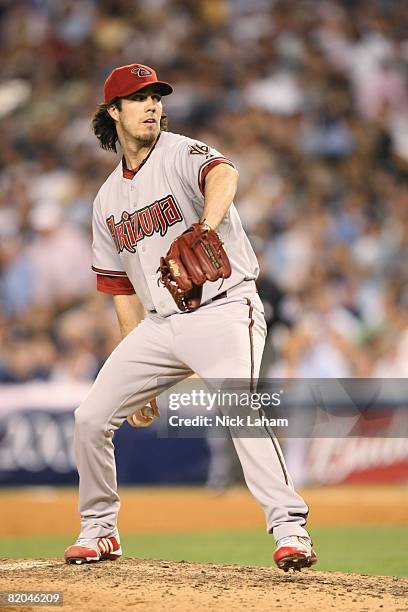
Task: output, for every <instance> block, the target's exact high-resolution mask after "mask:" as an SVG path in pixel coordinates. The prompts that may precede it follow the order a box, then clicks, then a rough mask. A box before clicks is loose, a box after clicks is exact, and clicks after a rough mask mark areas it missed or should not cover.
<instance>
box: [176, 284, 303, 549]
mask: <svg viewBox="0 0 408 612" xmlns="http://www.w3.org/2000/svg"><path fill="white" fill-rule="evenodd" d="M200 310H201V309H200ZM196 314H197V322H196V325H195V326H191V329H188V333H187V334H186V335H187V337H188V345H187V346H184V348H183V351H182V352H181V353H180V355H181V356H182V358H183V360H185V361H186V363H188V365H189V366H190V367H191V368H192V369H194V371H195V372H197V374H198V375H199V376H201V377H202V378H203V379H207V380H210V379H220V378H222V379H234V378H235V379H245V380H247V381H248V387H250V386H251V384H252V382H253V381H254V380H255V379H256V378H257V376H258V375H259V368H260V363H261V358H262V352H263V348H264V343H265V335H266V326H265V321H264V317H263V314H262V304H261V302H260V299H259V297H258V296H257V295H256V296H251V297H250V298H248V299H247V300H241V301H237V302H230V303H229V304H223V305H221V304H220V305H218V304H217V303H214V305H211V306H210V307H208V308H207V311H206V312H203V313H202V317H201V318H202V322H201V323H200V322H199V321H198V317H199V315H200V312H199V311H198V312H197V313H196ZM194 316H195V315H194ZM190 321H192V317H191V316H189V317H187V320H186V326H189V324H190ZM203 327H204V328H205V343H204V344H203V342H204V337H203V342H201V336H200V335H201V334H202V333H203ZM197 336H198V337H197ZM197 346H205V353H201V354H200V353H197V351H196V350H194V347H197ZM220 409H222V408H221V407H220ZM260 429H262V428H260ZM230 430H231V435H232V439H233V442H234V446H235V449H236V451H237V454H238V457H239V460H240V462H241V466H242V469H243V472H244V477H245V481H246V483H247V485H248V488H249V490H250V491H251V493H252V494H253V496H254V497H255V499H256V500H257V501H258V502H259V504H260V505H261V506H262V508H263V510H264V512H265V518H266V525H267V529H268V531H269V532H270V533H273V535H274V537H275V539H276V540H279V539H281V538H282V537H284V536H287V535H298V536H308V533H307V531H306V530H305V529H304V525H305V523H306V519H307V515H308V507H307V505H306V503H305V502H304V500H303V499H302V497H301V496H300V495H298V494H297V493H296V492H295V491H294V489H293V484H292V481H291V479H290V476H289V475H288V472H287V469H286V466H285V462H284V459H283V455H282V452H281V449H280V447H279V443H278V441H277V439H276V438H275V437H274V436H273V434H272V432H268V431H267V430H263V429H262V431H260V432H259V437H256V438H255V437H244V436H243V432H242V428H240V429H239V430H238V431H237V430H235V428H233V427H231V428H230ZM253 434H254V428H252V427H251V436H253Z"/></svg>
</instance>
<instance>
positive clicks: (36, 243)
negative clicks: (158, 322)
mask: <svg viewBox="0 0 408 612" xmlns="http://www.w3.org/2000/svg"><path fill="white" fill-rule="evenodd" d="M407 26H408V3H406V2H401V1H399V0H360V1H359V0H333V1H330V0H328V1H324V2H323V1H322V2H320V1H318V0H282V1H279V0H251V1H250V2H248V1H246V0H25V1H24V0H2V2H0V49H1V56H2V62H1V63H0V83H1V84H0V118H1V124H0V125H1V127H0V138H1V146H0V383H10V382H19V381H27V380H32V379H43V380H78V379H82V380H88V379H92V378H93V377H94V376H95V374H96V373H97V371H98V369H99V368H100V366H101V364H102V363H103V362H104V360H105V359H106V357H107V355H108V354H109V353H110V352H111V350H112V349H113V347H114V346H115V345H116V343H117V342H118V341H119V332H118V326H117V323H116V320H115V316H114V312H113V308H112V301H111V298H110V297H109V296H106V295H104V294H98V293H97V292H96V290H95V278H94V277H93V274H92V272H91V271H90V262H91V252H90V248H91V234H90V220H91V210H92V201H93V198H94V196H95V194H96V192H97V190H98V188H99V186H100V185H101V184H102V183H103V181H104V180H105V179H106V177H107V176H108V174H109V172H110V171H111V170H112V169H113V168H114V166H115V165H116V164H117V163H118V160H119V157H115V156H114V155H113V154H110V153H106V152H104V151H102V149H100V148H99V147H98V142H97V140H96V138H95V137H94V136H93V134H92V132H91V129H90V121H91V118H92V115H93V113H94V110H95V107H96V104H97V103H98V102H100V101H101V100H102V88H103V81H104V79H105V78H106V76H107V75H108V74H109V72H110V71H111V69H112V68H113V67H115V66H118V65H121V64H126V63H132V62H140V63H144V64H148V65H152V66H154V67H155V68H156V69H157V70H158V73H159V77H160V78H162V79H164V80H166V81H169V82H170V83H172V84H173V85H174V88H175V91H174V94H173V95H172V96H169V97H168V98H166V99H165V100H164V103H165V110H166V112H167V114H168V117H169V124H170V130H171V131H175V132H179V133H184V134H187V135H189V136H192V137H194V138H197V139H200V140H203V141H204V142H207V143H208V144H210V145H212V146H215V147H216V148H218V149H219V150H220V151H222V152H223V153H224V154H225V155H226V156H227V157H229V158H230V159H232V160H233V161H234V162H235V163H236V165H237V168H238V170H239V173H240V184H239V191H238V194H237V197H236V205H237V207H238V210H239V212H240V214H241V217H242V220H243V223H244V225H245V227H246V229H247V231H248V233H249V235H250V238H251V241H252V244H253V246H254V248H255V250H256V252H257V254H258V256H259V259H260V262H261V275H260V279H259V291H260V294H261V297H262V299H263V301H264V304H265V309H266V315H267V321H268V328H269V335H268V341H267V350H266V352H265V360H264V364H263V371H264V374H266V375H278V376H302V377H303V376H304V377H308V376H314V377H325V376H344V377H346V376H384V377H385V376H394V377H398V376H401V377H402V376H406V375H407V374H408V310H407V306H408V284H407V265H406V260H405V258H406V257H408V199H407V179H408V105H407V101H408V91H407V80H408V38H407V32H408V27H407Z"/></svg>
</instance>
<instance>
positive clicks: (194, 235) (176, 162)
mask: <svg viewBox="0 0 408 612" xmlns="http://www.w3.org/2000/svg"><path fill="white" fill-rule="evenodd" d="M172 91H173V89H172V87H171V85H169V84H168V83H165V82H163V81H159V80H158V78H157V75H156V72H155V71H154V70H153V69H152V68H150V67H148V66H144V65H142V64H131V65H127V66H121V67H119V68H116V69H114V70H113V71H112V73H111V74H110V75H109V77H108V78H107V80H106V82H105V87H104V94H105V100H104V103H103V104H100V105H99V107H98V109H97V111H96V113H95V116H94V118H93V130H94V133H95V135H96V136H97V138H98V139H99V141H100V145H101V146H102V147H103V148H104V149H106V150H109V151H113V152H116V145H117V142H119V144H120V147H121V150H122V153H123V157H122V159H121V161H120V163H119V164H118V166H117V167H116V168H115V170H114V171H113V172H112V174H111V175H110V176H109V177H108V179H107V180H106V181H105V183H104V184H103V185H102V187H101V189H100V190H99V193H98V194H97V196H96V198H95V202H94V207H93V245H92V246H93V270H94V272H95V273H96V282H97V288H98V290H99V291H103V292H106V293H110V294H112V295H113V300H114V305H115V310H116V313H117V317H118V321H119V326H120V330H121V333H122V336H123V339H122V341H121V342H120V344H119V345H118V346H117V347H116V349H115V350H114V351H113V353H112V354H111V355H110V357H109V358H108V359H107V361H106V363H105V365H104V366H103V368H102V369H101V371H100V372H99V375H98V377H97V379H96V381H95V383H94V385H93V386H92V388H91V390H90V392H89V393H88V395H87V397H86V398H85V399H84V401H83V402H82V404H81V405H80V407H79V408H78V409H77V410H76V412H75V456H76V461H77V466H78V472H79V476H80V484H79V512H80V514H81V533H80V536H79V538H78V540H77V541H76V543H75V544H74V545H72V546H70V547H69V548H68V549H67V550H66V551H65V554H64V557H65V560H66V561H67V562H68V563H86V562H95V561H100V560H104V559H112V560H113V559H116V558H118V557H120V555H121V554H122V550H121V546H120V540H119V533H118V530H117V516H118V511H119V503H120V502H119V497H118V493H117V483H116V466H115V458H114V446H113V436H114V432H115V431H116V430H117V429H118V428H119V427H120V426H121V425H122V423H123V422H124V421H125V420H126V419H128V421H129V422H130V423H131V424H132V425H134V426H143V425H148V424H149V423H150V422H151V421H152V420H153V419H154V418H157V417H158V416H159V415H158V410H157V404H156V401H155V398H156V397H157V396H158V395H159V394H160V393H162V392H163V391H164V390H165V389H166V388H168V386H171V385H173V384H176V383H177V382H179V381H181V380H182V379H184V378H186V377H188V376H190V375H191V374H192V373H196V374H197V375H198V376H200V377H201V378H203V379H211V378H222V379H228V378H239V379H247V380H249V381H250V383H249V384H250V386H251V387H252V386H253V384H254V380H255V379H256V378H257V376H258V373H259V368H260V363H261V357H262V351H263V347H264V342H265V336H266V325H265V320H264V313H263V307H262V303H261V300H260V299H259V296H258V294H257V291H256V285H255V280H256V278H257V274H258V264H257V260H256V257H255V254H254V252H253V250H252V248H251V245H250V243H249V241H248V238H247V236H246V234H245V232H244V230H243V228H242V225H241V221H240V219H239V216H238V213H237V210H236V208H235V206H234V204H233V198H234V196H235V192H236V188H237V180H238V173H237V171H236V169H235V167H234V164H233V162H232V161H230V160H228V159H226V158H225V157H224V156H223V155H222V154H221V153H220V152H219V151H216V150H215V149H213V148H212V147H211V146H210V145H208V144H205V143H203V142H199V141H196V140H193V139H191V138H187V137H186V136H182V135H179V134H173V133H171V132H168V131H167V126H166V117H165V115H164V114H163V106H162V97H163V96H167V95H170V94H171V93H172ZM202 347H205V350H202ZM164 381H165V382H164ZM233 442H234V445H235V448H236V451H237V454H238V457H239V460H240V462H241V465H242V469H243V472H244V476H245V480H246V483H247V485H248V488H249V489H250V491H251V493H252V494H253V495H254V497H255V498H256V500H257V501H258V502H259V504H260V505H261V506H262V508H263V510H264V512H265V518H266V526H267V530H268V532H269V533H271V534H273V536H274V538H275V540H276V543H277V548H276V551H275V554H274V559H275V562H276V564H277V565H278V567H280V568H282V569H284V570H285V571H287V570H288V569H301V568H302V567H309V566H310V565H312V564H313V563H315V561H316V554H315V552H314V550H313V547H312V542H311V540H310V536H309V534H308V532H307V531H306V529H305V524H306V519H307V515H308V507H307V505H306V504H305V502H304V500H303V499H302V498H301V497H300V495H298V494H297V493H296V492H295V491H294V488H293V484H292V481H291V478H290V476H289V474H288V473H287V469H286V466H285V462H284V459H283V457H282V453H281V450H280V448H279V444H278V442H277V440H276V439H275V438H274V437H273V436H272V437H270V436H265V437H262V438H257V439H254V438H245V437H244V438H243V437H233Z"/></svg>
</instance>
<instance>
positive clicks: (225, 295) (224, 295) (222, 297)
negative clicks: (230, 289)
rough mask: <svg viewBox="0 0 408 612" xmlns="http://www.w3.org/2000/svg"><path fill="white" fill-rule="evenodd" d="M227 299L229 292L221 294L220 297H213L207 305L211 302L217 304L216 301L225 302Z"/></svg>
mask: <svg viewBox="0 0 408 612" xmlns="http://www.w3.org/2000/svg"><path fill="white" fill-rule="evenodd" d="M226 297H227V292H226V291H223V292H222V293H219V294H218V295H216V296H215V297H213V298H212V299H211V300H208V302H206V303H207V304H210V303H211V302H215V300H223V299H224V298H226Z"/></svg>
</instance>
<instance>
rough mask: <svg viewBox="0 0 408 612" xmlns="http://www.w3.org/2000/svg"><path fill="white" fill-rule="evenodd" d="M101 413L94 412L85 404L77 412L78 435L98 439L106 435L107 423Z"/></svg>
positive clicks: (76, 428)
mask: <svg viewBox="0 0 408 612" xmlns="http://www.w3.org/2000/svg"><path fill="white" fill-rule="evenodd" d="M101 416H102V415H101V413H100V412H98V411H93V410H91V409H90V408H89V406H88V405H87V404H86V403H84V404H81V405H80V406H79V408H77V409H76V410H75V431H76V434H77V435H85V436H87V437H88V438H89V437H90V436H92V437H95V436H96V437H97V436H99V435H104V433H105V421H104V419H103V418H101Z"/></svg>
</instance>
